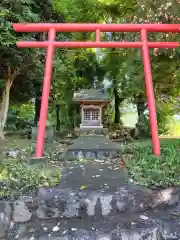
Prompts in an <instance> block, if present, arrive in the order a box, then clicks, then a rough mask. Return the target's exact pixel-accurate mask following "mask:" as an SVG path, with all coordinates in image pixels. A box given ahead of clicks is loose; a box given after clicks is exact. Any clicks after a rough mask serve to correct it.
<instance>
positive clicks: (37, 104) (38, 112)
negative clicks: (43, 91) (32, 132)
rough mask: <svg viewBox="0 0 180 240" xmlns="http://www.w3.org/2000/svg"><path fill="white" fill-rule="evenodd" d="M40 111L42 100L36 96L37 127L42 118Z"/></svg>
mask: <svg viewBox="0 0 180 240" xmlns="http://www.w3.org/2000/svg"><path fill="white" fill-rule="evenodd" d="M40 110H41V99H40V98H39V97H38V96H36V99H35V115H34V125H35V126H37V124H38V121H39V117H40Z"/></svg>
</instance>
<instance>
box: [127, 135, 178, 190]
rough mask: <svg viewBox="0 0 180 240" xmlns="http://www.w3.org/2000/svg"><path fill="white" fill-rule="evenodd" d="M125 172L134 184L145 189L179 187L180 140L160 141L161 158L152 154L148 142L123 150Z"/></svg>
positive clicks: (128, 146)
mask: <svg viewBox="0 0 180 240" xmlns="http://www.w3.org/2000/svg"><path fill="white" fill-rule="evenodd" d="M124 155H125V159H126V171H127V173H128V174H129V176H130V177H131V178H132V179H133V180H134V182H136V183H139V184H141V185H144V186H147V187H162V188H164V187H169V186H180V139H173V138H167V139H166V138H164V139H161V156H160V157H156V156H154V155H153V154H152V146H151V141H150V140H145V141H144V140H140V141H137V142H135V143H133V144H130V145H127V146H125V148H124Z"/></svg>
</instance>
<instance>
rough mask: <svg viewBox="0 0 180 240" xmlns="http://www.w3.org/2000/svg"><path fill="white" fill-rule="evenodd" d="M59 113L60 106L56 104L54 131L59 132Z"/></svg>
mask: <svg viewBox="0 0 180 240" xmlns="http://www.w3.org/2000/svg"><path fill="white" fill-rule="evenodd" d="M59 113H60V105H59V104H56V130H57V131H60V125H61V122H60V117H59Z"/></svg>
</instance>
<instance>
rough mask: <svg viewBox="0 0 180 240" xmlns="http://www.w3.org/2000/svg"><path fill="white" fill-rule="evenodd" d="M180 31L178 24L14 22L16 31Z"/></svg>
mask: <svg viewBox="0 0 180 240" xmlns="http://www.w3.org/2000/svg"><path fill="white" fill-rule="evenodd" d="M52 28H53V29H55V30H56V32H95V31H96V30H99V31H101V32H140V31H141V30H142V29H146V30H147V31H148V32H180V24H131V23H130V24H96V23H22V24H21V23H14V24H13V29H14V30H15V31H16V32H48V31H49V30H50V29H52Z"/></svg>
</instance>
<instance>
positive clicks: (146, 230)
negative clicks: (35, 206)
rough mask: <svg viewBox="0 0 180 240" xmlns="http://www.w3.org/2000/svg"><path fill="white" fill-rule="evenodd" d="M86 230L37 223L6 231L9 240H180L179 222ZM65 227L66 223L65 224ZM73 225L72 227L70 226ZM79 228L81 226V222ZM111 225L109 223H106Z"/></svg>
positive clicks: (132, 224) (131, 224)
mask: <svg viewBox="0 0 180 240" xmlns="http://www.w3.org/2000/svg"><path fill="white" fill-rule="evenodd" d="M90 224H92V223H89V228H86V229H84V228H83V227H80V228H76V227H67V226H66V227H63V226H61V222H58V223H57V224H55V223H53V224H52V223H51V222H46V223H41V224H39V225H38V224H36V226H35V225H34V226H33V227H30V226H28V225H27V224H21V225H18V226H16V229H15V230H13V231H11V232H9V235H8V240H11V239H12V240H14V239H19V240H36V239H37V240H179V239H180V228H179V224H178V221H175V220H173V221H171V222H170V221H169V222H167V221H166V222H165V221H159V220H157V221H151V222H150V221H147V222H141V223H140V222H129V226H126V227H124V226H121V223H118V222H116V225H114V226H113V227H112V228H111V229H109V228H107V229H105V227H103V222H101V228H100V229H99V228H97V227H96V225H95V224H93V225H91V226H90ZM67 225H68V224H67ZM70 225H72V224H70ZM81 225H82V226H83V225H84V223H83V222H82V221H81ZM109 225H111V223H109Z"/></svg>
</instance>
